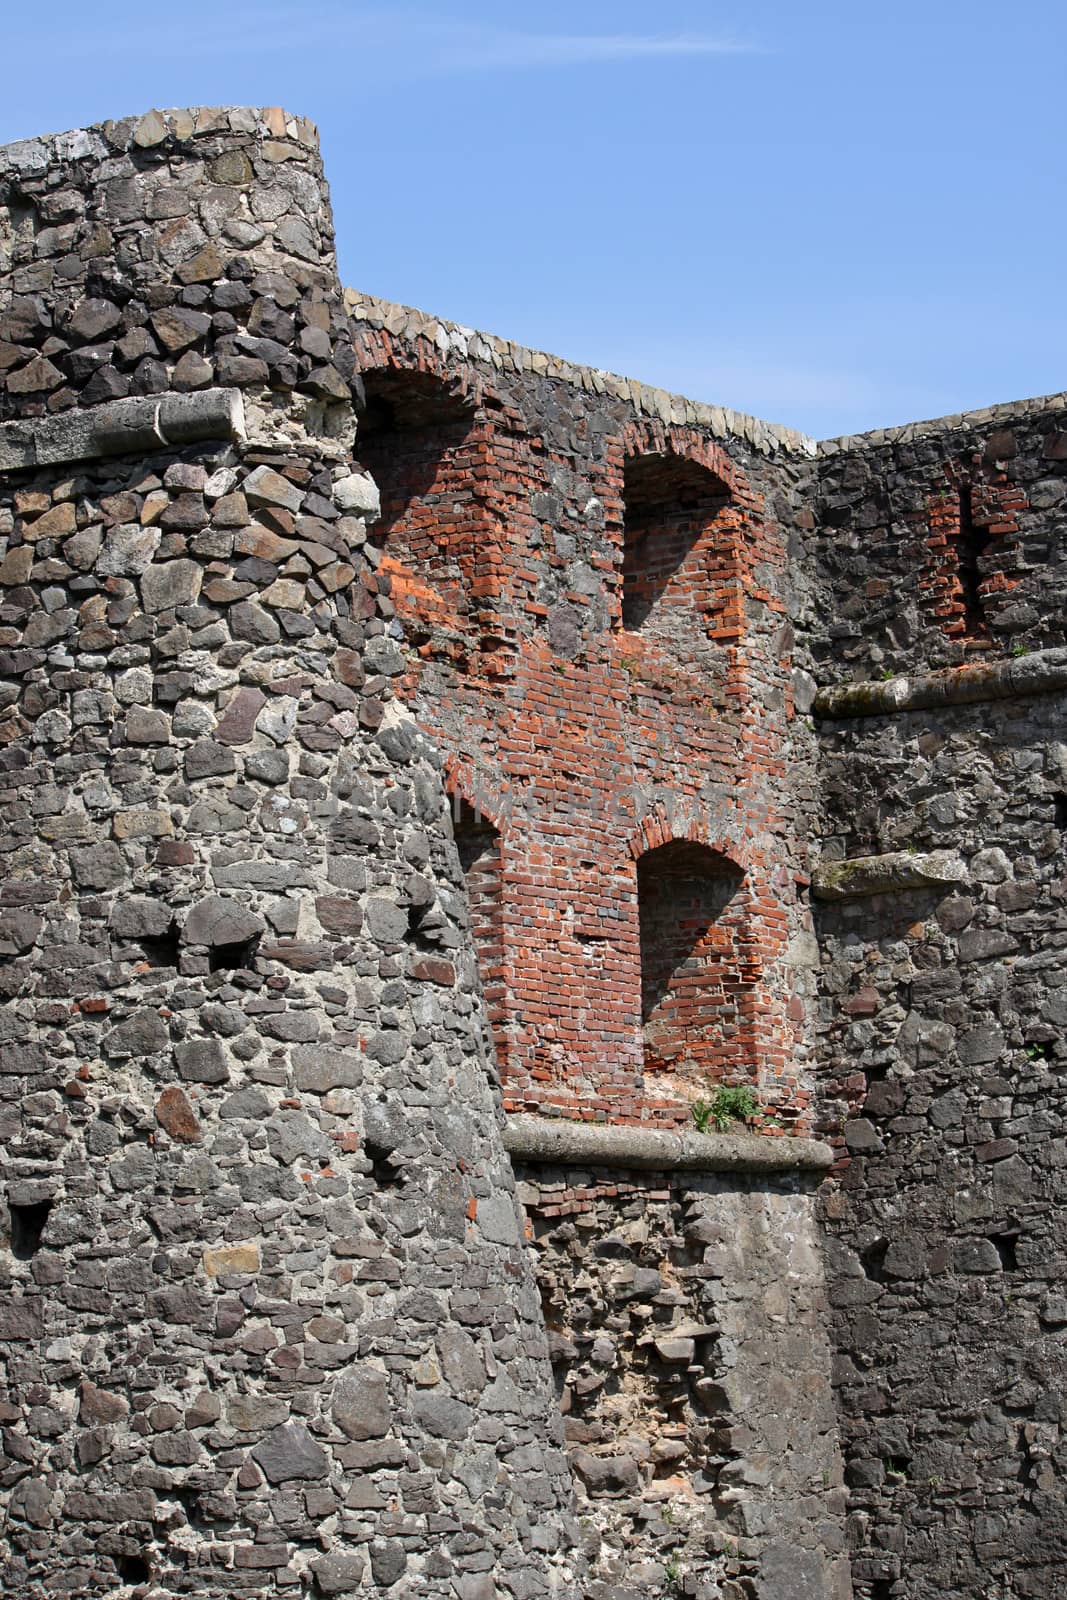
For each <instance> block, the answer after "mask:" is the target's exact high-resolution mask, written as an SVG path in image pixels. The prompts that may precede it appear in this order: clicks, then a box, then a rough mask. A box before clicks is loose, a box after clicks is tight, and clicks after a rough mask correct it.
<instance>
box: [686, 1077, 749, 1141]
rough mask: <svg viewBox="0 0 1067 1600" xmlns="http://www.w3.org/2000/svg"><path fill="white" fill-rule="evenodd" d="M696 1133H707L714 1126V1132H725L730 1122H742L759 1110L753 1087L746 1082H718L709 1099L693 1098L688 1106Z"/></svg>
mask: <svg viewBox="0 0 1067 1600" xmlns="http://www.w3.org/2000/svg"><path fill="white" fill-rule="evenodd" d="M689 1109H690V1110H691V1112H692V1114H693V1121H694V1122H695V1123H696V1129H697V1132H698V1133H707V1132H708V1131H709V1130H710V1129H711V1128H712V1127H714V1129H715V1131H716V1133H725V1132H726V1131H727V1130H728V1128H729V1126H730V1124H731V1122H744V1121H746V1119H747V1118H749V1117H754V1116H755V1115H756V1113H757V1111H758V1110H759V1101H758V1100H757V1099H756V1093H755V1090H754V1089H751V1088H749V1086H748V1084H747V1083H745V1084H738V1085H727V1084H720V1086H719V1088H718V1089H716V1091H715V1095H714V1098H713V1099H711V1100H694V1101H693V1103H692V1105H691V1106H690V1108H689Z"/></svg>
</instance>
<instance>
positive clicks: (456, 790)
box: [445, 755, 510, 835]
mask: <svg viewBox="0 0 1067 1600" xmlns="http://www.w3.org/2000/svg"><path fill="white" fill-rule="evenodd" d="M445 794H446V796H447V798H448V801H449V804H450V805H454V803H455V802H456V801H457V800H458V801H460V802H461V803H462V804H463V805H467V806H470V807H471V809H472V810H473V811H477V812H478V814H479V815H480V816H483V817H485V819H486V821H487V822H490V823H492V825H493V827H494V828H495V829H496V830H497V832H498V833H500V834H501V835H503V834H505V833H506V832H507V828H508V815H509V811H510V802H509V799H508V798H507V797H506V796H502V795H500V793H499V785H497V784H496V783H495V782H494V784H493V785H492V792H490V793H486V792H485V789H484V788H483V787H482V785H481V783H480V782H479V775H478V774H477V773H476V772H475V769H474V764H473V763H472V762H471V761H469V760H467V759H466V758H464V757H463V756H457V755H450V756H447V757H446V758H445Z"/></svg>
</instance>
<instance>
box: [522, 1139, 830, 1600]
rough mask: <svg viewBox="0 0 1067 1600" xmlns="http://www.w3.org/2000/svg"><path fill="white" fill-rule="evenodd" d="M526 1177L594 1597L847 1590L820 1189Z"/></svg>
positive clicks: (790, 1596) (796, 1182)
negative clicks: (818, 1221)
mask: <svg viewBox="0 0 1067 1600" xmlns="http://www.w3.org/2000/svg"><path fill="white" fill-rule="evenodd" d="M518 1175H519V1178H520V1183H519V1193H520V1197H521V1199H522V1200H523V1203H524V1205H525V1207H526V1211H527V1215H528V1217H529V1219H530V1230H531V1236H532V1240H533V1244H534V1248H535V1250H536V1251H537V1255H538V1280H539V1283H540V1286H541V1296H542V1301H543V1304H544V1311H545V1320H546V1323H547V1326H548V1330H549V1341H550V1349H551V1355H552V1365H553V1369H554V1371H555V1375H556V1384H557V1387H558V1390H559V1393H560V1400H561V1405H562V1410H563V1416H564V1427H565V1430H566V1437H567V1442H568V1451H569V1454H570V1458H571V1461H572V1465H573V1468H574V1472H575V1478H576V1482H577V1485H578V1491H579V1503H578V1512H579V1519H580V1522H581V1526H582V1527H583V1529H584V1531H585V1541H586V1550H587V1554H588V1558H589V1570H590V1580H589V1584H588V1588H587V1591H586V1592H587V1594H588V1595H589V1597H590V1600H621V1597H623V1596H633V1595H645V1594H657V1593H664V1594H670V1593H672V1592H673V1593H676V1594H684V1595H690V1596H693V1597H695V1600H717V1597H720V1596H721V1597H722V1600H741V1597H742V1596H759V1597H760V1600H806V1597H810V1600H815V1597H819V1600H847V1597H848V1596H849V1595H850V1593H851V1590H850V1588H849V1577H848V1558H847V1554H846V1552H845V1549H844V1527H843V1518H842V1510H843V1506H844V1498H845V1496H844V1490H843V1487H842V1480H841V1461H840V1455H839V1453H838V1448H837V1432H836V1420H835V1417H834V1411H833V1402H832V1396H831V1390H830V1362H829V1351H828V1348H827V1345H826V1342H825V1297H824V1289H823V1275H822V1263H821V1259H820V1255H819V1247H818V1237H817V1231H816V1226H815V1220H814V1214H813V1209H812V1197H811V1187H810V1183H805V1181H804V1180H802V1179H799V1178H797V1177H790V1176H788V1175H779V1176H777V1177H775V1176H773V1175H772V1176H767V1175H764V1176H761V1177H759V1178H753V1177H746V1176H743V1175H727V1174H725V1173H721V1174H705V1175H700V1174H696V1173H688V1174H680V1173H677V1172H674V1173H668V1172H658V1173H657V1172H655V1171H641V1172H635V1171H633V1170H626V1169H622V1170H619V1169H615V1170H613V1169H612V1168H611V1167H609V1166H601V1167H599V1168H597V1169H595V1170H591V1169H586V1170H584V1171H583V1170H582V1169H581V1168H580V1167H579V1168H559V1167H556V1168H553V1167H552V1166H545V1165H538V1166H536V1167H529V1166H526V1167H522V1166H520V1167H519V1169H518Z"/></svg>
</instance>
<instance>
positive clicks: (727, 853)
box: [627, 800, 750, 872]
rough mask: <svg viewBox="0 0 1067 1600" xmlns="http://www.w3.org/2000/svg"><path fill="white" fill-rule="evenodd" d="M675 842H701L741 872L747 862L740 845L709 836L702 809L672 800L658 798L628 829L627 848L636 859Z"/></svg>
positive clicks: (747, 864) (747, 858)
mask: <svg viewBox="0 0 1067 1600" xmlns="http://www.w3.org/2000/svg"><path fill="white" fill-rule="evenodd" d="M675 843H687V844H701V845H703V846H704V847H705V849H708V850H714V851H715V853H716V854H717V855H721V856H723V857H724V858H725V859H726V860H727V861H730V862H732V863H733V865H734V866H735V867H737V868H738V870H739V871H741V872H747V870H748V868H749V865H750V861H749V852H748V851H747V850H745V849H744V848H743V846H741V845H738V844H736V843H734V842H733V841H726V840H723V839H720V838H718V837H715V838H713V837H712V834H711V830H710V829H709V828H708V825H707V819H706V816H705V814H704V813H703V812H700V813H697V812H695V811H690V810H689V809H688V808H687V807H685V806H684V805H683V806H681V807H679V806H678V805H676V804H675V803H674V802H673V801H672V802H671V803H670V804H668V803H667V802H666V801H664V800H658V801H657V802H656V804H655V805H654V806H653V807H652V809H651V810H650V811H647V812H646V813H645V815H644V816H643V817H642V819H641V821H640V822H639V823H638V824H637V826H636V827H635V828H634V829H633V831H632V832H631V834H630V837H629V839H628V840H627V847H628V849H629V852H630V855H631V856H632V857H633V859H634V860H635V861H637V860H639V859H640V858H641V856H643V855H647V854H648V852H649V851H650V850H657V849H659V847H660V846H661V845H665V844H675Z"/></svg>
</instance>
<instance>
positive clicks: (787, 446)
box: [345, 289, 1067, 456]
mask: <svg viewBox="0 0 1067 1600" xmlns="http://www.w3.org/2000/svg"><path fill="white" fill-rule="evenodd" d="M345 304H346V306H347V307H348V310H349V313H350V315H351V317H352V318H353V320H354V321H356V322H365V323H366V324H367V325H368V326H369V327H372V328H381V329H383V330H384V331H385V332H386V333H390V334H393V335H394V336H396V337H399V338H402V339H409V340H410V339H419V338H421V339H426V340H427V341H428V342H429V343H430V344H432V345H434V346H436V348H437V349H438V350H439V351H440V352H441V354H442V355H444V356H448V355H455V356H457V357H458V358H459V359H460V360H464V361H472V360H473V361H482V362H485V363H486V364H487V365H489V366H491V367H492V368H494V370H496V371H498V372H533V373H537V374H540V375H541V376H543V377H547V378H558V379H560V380H561V381H562V382H564V383H568V384H570V385H571V386H572V387H574V388H576V389H584V390H586V391H587V392H588V393H590V394H598V395H601V394H606V395H610V396H612V397H613V398H614V399H618V400H623V401H626V402H628V403H629V404H630V405H632V406H633V407H634V408H635V410H636V411H638V412H639V413H641V414H642V415H644V416H651V417H658V418H659V420H660V421H661V422H665V423H668V424H673V425H674V426H676V427H696V428H707V429H709V430H710V432H711V433H712V434H714V435H715V437H716V438H720V439H721V438H726V437H727V436H732V437H734V438H737V439H741V440H743V441H744V443H745V444H747V445H751V446H752V448H753V449H755V450H758V451H760V453H761V454H763V455H773V454H776V453H782V454H787V455H801V456H834V455H848V454H851V453H852V452H853V451H856V450H875V449H878V448H879V447H880V446H883V445H889V444H906V443H908V442H909V441H910V440H913V439H919V438H925V437H928V436H929V435H931V434H942V433H951V432H953V430H955V429H958V428H967V429H972V430H974V429H980V428H988V427H997V426H1002V425H1006V424H1009V423H1012V422H1018V421H1019V420H1020V419H1023V418H1027V417H1033V416H1038V415H1040V414H1041V413H1042V412H1055V411H1067V394H1053V395H1037V396H1035V397H1034V398H1032V399H1027V400H1012V401H1008V402H1007V403H1005V404H1003V405H995V406H985V407H980V408H978V409H976V410H974V411H958V412H954V413H952V414H950V415H949V416H945V417H933V418H930V419H928V420H927V421H924V422H907V423H903V424H901V425H900V426H899V427H895V428H874V429H871V430H870V431H869V432H867V433H852V434H843V435H842V436H841V437H840V438H836V439H823V440H815V439H812V438H810V437H809V436H808V435H807V434H806V433H802V432H800V430H799V429H797V428H787V427H784V426H783V425H782V424H780V423H776V422H764V421H763V420H762V419H761V418H760V417H753V416H750V415H749V414H748V413H747V412H744V411H735V410H733V409H731V408H730V407H728V406H713V405H708V404H706V403H704V402H703V401H700V400H690V399H687V398H686V397H685V396H684V395H678V394H672V393H671V392H670V391H669V390H667V389H657V388H655V387H654V386H653V385H651V384H646V383H640V382H639V381H638V380H637V379H636V378H626V377H621V376H620V375H619V374H617V373H614V372H605V371H603V370H602V369H601V368H599V367H585V366H580V365H578V364H576V363H574V362H571V361H567V360H564V359H563V358H562V357H561V356H553V355H549V354H547V353H546V352H545V351H542V350H531V349H529V348H528V347H527V346H526V345H521V344H516V343H515V341H514V340H512V339H501V338H499V337H498V336H497V335H496V334H492V333H485V332H484V331H482V330H481V329H475V328H466V327H463V326H462V324H460V323H457V322H449V321H448V320H447V319H446V318H445V317H437V316H433V315H431V314H430V313H428V312H425V311H419V310H416V309H415V308H414V307H413V306H405V305H399V304H397V303H395V302H394V301H391V300H381V299H378V298H377V297H376V296H375V295H371V294H363V293H362V292H361V291H359V290H357V289H346V290H345Z"/></svg>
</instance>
